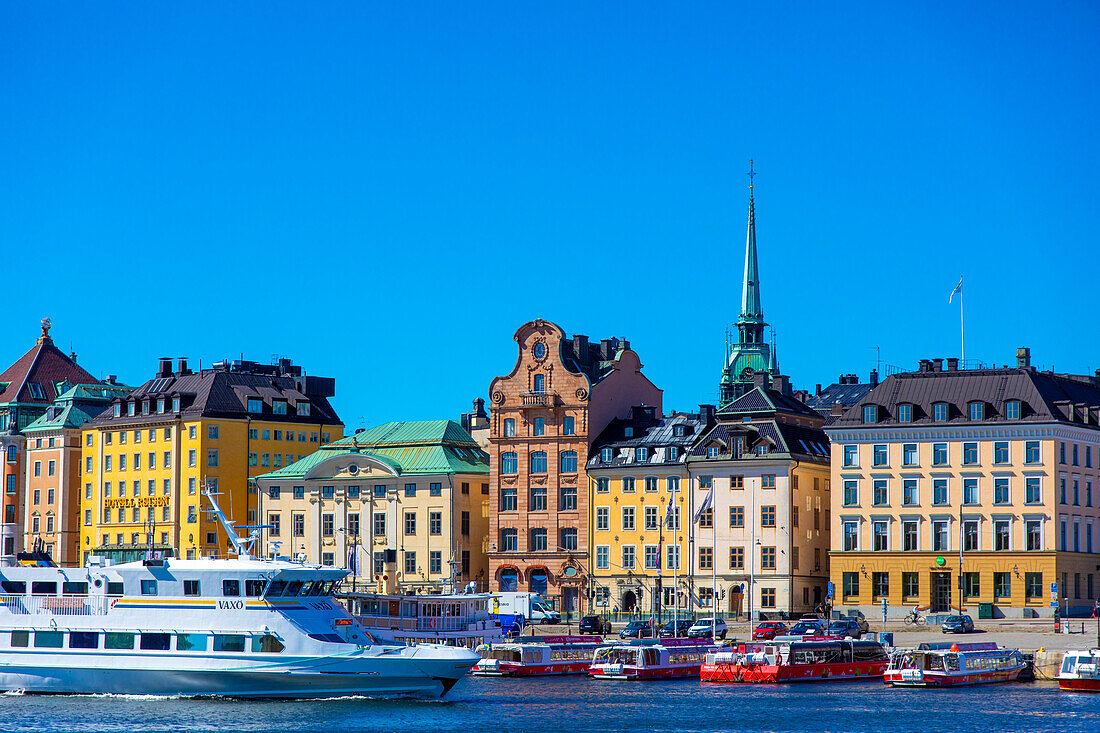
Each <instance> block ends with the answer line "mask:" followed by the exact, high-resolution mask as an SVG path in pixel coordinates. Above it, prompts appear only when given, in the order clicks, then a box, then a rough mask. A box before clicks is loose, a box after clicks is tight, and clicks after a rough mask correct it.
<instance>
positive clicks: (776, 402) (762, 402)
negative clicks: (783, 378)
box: [718, 387, 821, 418]
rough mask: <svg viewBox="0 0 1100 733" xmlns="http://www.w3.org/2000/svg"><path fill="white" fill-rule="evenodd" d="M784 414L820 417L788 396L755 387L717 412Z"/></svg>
mask: <svg viewBox="0 0 1100 733" xmlns="http://www.w3.org/2000/svg"><path fill="white" fill-rule="evenodd" d="M773 412H786V413H789V414H792V415H804V416H806V417H815V418H820V417H821V415H820V414H818V413H817V412H815V411H814V410H812V409H810V408H809V407H807V406H806V405H804V404H803V403H802V402H800V401H799V400H796V399H795V398H794V397H792V396H790V395H786V394H783V393H782V392H779V391H777V390H774V389H771V388H766V387H756V388H754V389H752V390H751V391H749V392H746V393H745V394H743V395H741V396H740V397H738V398H737V399H736V400H734V401H733V402H731V403H730V404H728V405H726V406H725V407H723V408H722V409H721V410H719V411H718V414H719V416H734V415H744V414H750V413H752V414H757V413H773Z"/></svg>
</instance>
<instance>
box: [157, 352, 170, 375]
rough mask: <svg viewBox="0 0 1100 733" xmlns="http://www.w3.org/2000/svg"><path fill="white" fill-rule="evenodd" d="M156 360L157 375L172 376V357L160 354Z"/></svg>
mask: <svg viewBox="0 0 1100 733" xmlns="http://www.w3.org/2000/svg"><path fill="white" fill-rule="evenodd" d="M157 361H158V362H159V366H158V367H157V377H170V376H172V359H171V358H169V357H167V356H162V357H160V359H158V360H157Z"/></svg>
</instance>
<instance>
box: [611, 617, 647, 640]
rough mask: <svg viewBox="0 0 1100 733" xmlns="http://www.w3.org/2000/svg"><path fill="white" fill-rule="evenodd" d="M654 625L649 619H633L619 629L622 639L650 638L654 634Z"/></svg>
mask: <svg viewBox="0 0 1100 733" xmlns="http://www.w3.org/2000/svg"><path fill="white" fill-rule="evenodd" d="M653 635H654V634H653V626H652V624H650V623H649V621H641V620H638V621H631V622H630V623H628V624H627V625H626V626H624V627H623V628H622V630H620V631H619V638H620V639H649V638H651V637H652V636H653Z"/></svg>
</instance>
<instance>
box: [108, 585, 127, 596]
mask: <svg viewBox="0 0 1100 733" xmlns="http://www.w3.org/2000/svg"><path fill="white" fill-rule="evenodd" d="M123 593H124V591H123V590H122V583H107V595H109V596H121V595H122V594H123Z"/></svg>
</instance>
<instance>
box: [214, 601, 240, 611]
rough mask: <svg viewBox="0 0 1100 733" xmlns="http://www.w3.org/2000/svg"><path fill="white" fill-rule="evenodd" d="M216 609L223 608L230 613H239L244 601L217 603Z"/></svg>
mask: <svg viewBox="0 0 1100 733" xmlns="http://www.w3.org/2000/svg"><path fill="white" fill-rule="evenodd" d="M218 608H225V609H229V610H231V611H239V610H240V609H242V608H244V601H218Z"/></svg>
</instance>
